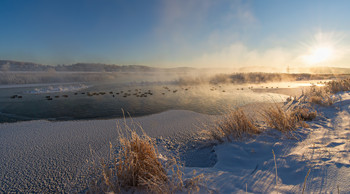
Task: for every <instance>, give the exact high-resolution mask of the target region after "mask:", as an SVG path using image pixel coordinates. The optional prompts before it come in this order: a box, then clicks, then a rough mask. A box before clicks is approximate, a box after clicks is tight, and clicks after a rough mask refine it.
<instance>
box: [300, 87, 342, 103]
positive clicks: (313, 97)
mask: <svg viewBox="0 0 350 194" xmlns="http://www.w3.org/2000/svg"><path fill="white" fill-rule="evenodd" d="M304 98H305V100H306V101H307V102H310V103H312V104H318V105H321V106H330V105H332V104H333V103H334V102H335V99H334V98H332V93H331V92H330V91H329V89H328V87H321V88H319V87H316V86H312V87H310V89H309V90H308V91H306V92H305V94H304Z"/></svg>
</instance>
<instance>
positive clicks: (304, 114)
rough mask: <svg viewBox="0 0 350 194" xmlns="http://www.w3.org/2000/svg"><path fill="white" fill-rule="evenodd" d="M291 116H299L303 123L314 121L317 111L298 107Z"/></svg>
mask: <svg viewBox="0 0 350 194" xmlns="http://www.w3.org/2000/svg"><path fill="white" fill-rule="evenodd" d="M291 114H292V115H295V116H297V117H298V118H300V119H301V120H303V121H312V120H314V119H315V118H316V116H317V111H316V110H312V109H311V108H307V107H301V106H300V107H299V106H298V107H295V108H294V110H292V111H291Z"/></svg>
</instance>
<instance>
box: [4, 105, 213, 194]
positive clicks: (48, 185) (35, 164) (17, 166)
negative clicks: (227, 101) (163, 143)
mask: <svg viewBox="0 0 350 194" xmlns="http://www.w3.org/2000/svg"><path fill="white" fill-rule="evenodd" d="M210 118H212V116H208V115H203V114H199V113H195V112H191V111H183V110H172V111H166V112H163V113H160V114H154V115H149V116H144V117H138V118H135V119H133V120H134V122H136V123H140V124H141V125H142V127H143V129H144V131H145V132H146V133H147V134H148V135H150V136H152V137H159V136H162V137H169V136H172V137H175V136H181V135H186V134H189V133H191V132H193V131H196V130H197V127H196V124H200V123H203V122H205V121H207V120H208V119H210ZM127 120H128V122H130V119H127ZM117 121H119V122H123V119H109V120H89V121H64V122H50V121H43V120H38V121H27V122H18V123H3V124H0V155H1V156H2V157H1V159H0V180H1V181H0V191H3V192H62V191H67V190H70V189H71V187H75V186H76V185H79V186H80V187H81V188H76V189H77V190H80V189H83V188H84V187H85V186H86V185H85V184H86V183H85V182H84V181H86V179H85V178H84V177H85V176H87V175H86V171H87V166H86V164H87V162H86V160H88V159H91V157H92V156H91V153H90V147H91V149H92V150H93V151H94V152H96V154H98V155H100V156H103V157H105V156H107V155H108V151H109V143H108V142H112V143H114V142H116V141H117V138H118V135H117V131H116V122H117ZM164 129H166V130H164ZM180 138H181V137H180Z"/></svg>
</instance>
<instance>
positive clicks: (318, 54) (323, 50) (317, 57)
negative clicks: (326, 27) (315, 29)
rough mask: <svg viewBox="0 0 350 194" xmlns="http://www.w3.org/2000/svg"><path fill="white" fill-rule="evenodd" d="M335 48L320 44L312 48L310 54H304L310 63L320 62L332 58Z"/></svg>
mask: <svg viewBox="0 0 350 194" xmlns="http://www.w3.org/2000/svg"><path fill="white" fill-rule="evenodd" d="M333 53H334V49H333V48H332V47H330V46H319V47H315V48H312V49H311V50H310V52H309V54H308V55H306V56H304V60H305V62H307V63H308V64H319V63H322V62H325V61H327V60H329V59H331V58H332V56H333Z"/></svg>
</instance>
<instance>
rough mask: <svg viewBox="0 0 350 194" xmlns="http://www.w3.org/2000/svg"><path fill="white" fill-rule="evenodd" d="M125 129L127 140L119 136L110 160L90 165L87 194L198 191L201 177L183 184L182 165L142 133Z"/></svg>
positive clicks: (101, 160)
mask: <svg viewBox="0 0 350 194" xmlns="http://www.w3.org/2000/svg"><path fill="white" fill-rule="evenodd" d="M139 127H140V126H139ZM140 129H141V131H142V132H143V130H142V128H141V127H140ZM126 130H127V131H129V132H130V137H125V136H121V138H120V139H119V146H118V148H119V149H118V152H116V153H114V152H111V153H110V156H109V159H108V160H104V159H100V162H99V164H97V163H96V162H92V165H93V167H94V175H95V176H94V178H93V180H92V181H91V183H90V186H89V191H88V193H123V192H128V191H130V192H132V193H133V192H135V191H142V192H146V193H174V192H176V191H184V190H185V191H188V192H189V191H192V190H193V189H197V188H198V184H199V182H200V180H201V179H202V177H203V175H198V176H195V177H193V178H191V179H187V180H185V181H184V180H183V165H181V164H180V163H179V162H177V160H176V159H175V158H171V159H169V160H167V159H166V158H164V157H162V156H161V155H160V154H159V152H158V149H157V146H156V145H155V144H154V143H153V142H154V141H153V140H152V139H151V138H150V137H149V136H147V135H146V134H145V133H144V132H143V135H138V134H137V133H136V132H135V131H133V130H131V128H129V127H128V126H126ZM112 149H113V146H112V144H110V150H112ZM168 174H170V175H168ZM184 182H185V183H184Z"/></svg>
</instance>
